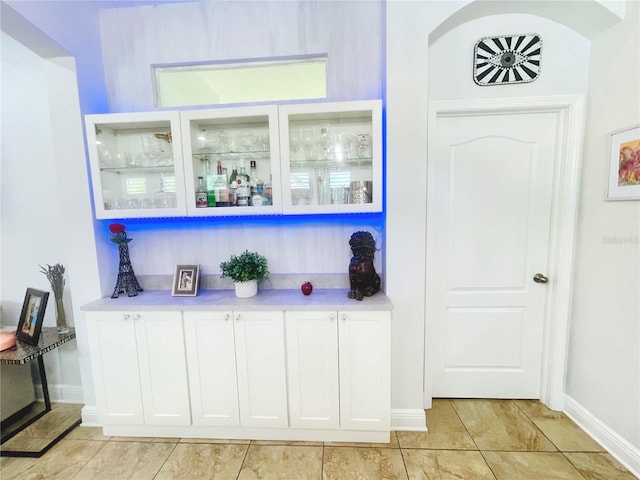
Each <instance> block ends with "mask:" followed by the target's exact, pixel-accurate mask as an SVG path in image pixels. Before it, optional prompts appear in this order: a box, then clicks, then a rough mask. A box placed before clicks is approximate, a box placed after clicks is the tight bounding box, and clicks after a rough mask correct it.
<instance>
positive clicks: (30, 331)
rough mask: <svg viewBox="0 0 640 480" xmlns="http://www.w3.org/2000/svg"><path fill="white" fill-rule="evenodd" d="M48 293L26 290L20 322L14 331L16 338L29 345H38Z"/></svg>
mask: <svg viewBox="0 0 640 480" xmlns="http://www.w3.org/2000/svg"><path fill="white" fill-rule="evenodd" d="M48 300H49V292H44V291H42V290H36V289H35V288H27V293H26V294H25V296H24V302H23V303H22V312H21V313H20V321H19V322H18V329H17V330H16V337H17V338H18V340H21V341H23V342H25V343H28V344H29V345H38V340H39V339H40V331H41V330H42V321H43V320H44V312H45V310H46V308H47V301H48Z"/></svg>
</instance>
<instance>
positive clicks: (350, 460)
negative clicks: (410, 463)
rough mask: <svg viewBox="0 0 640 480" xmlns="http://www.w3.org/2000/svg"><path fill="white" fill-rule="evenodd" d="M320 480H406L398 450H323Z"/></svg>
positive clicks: (351, 448) (326, 448)
mask: <svg viewBox="0 0 640 480" xmlns="http://www.w3.org/2000/svg"><path fill="white" fill-rule="evenodd" d="M323 473H324V476H323V480H354V479H357V480H381V479H393V480H402V479H407V478H408V477H407V473H406V470H405V467H404V463H403V461H402V453H401V451H400V450H396V449H393V448H354V447H325V449H324V462H323Z"/></svg>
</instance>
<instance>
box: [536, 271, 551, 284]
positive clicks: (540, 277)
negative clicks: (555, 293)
mask: <svg viewBox="0 0 640 480" xmlns="http://www.w3.org/2000/svg"><path fill="white" fill-rule="evenodd" d="M533 281H534V282H536V283H547V282H548V281H549V279H548V278H547V277H545V276H544V275H543V274H541V273H536V274H535V275H534V276H533Z"/></svg>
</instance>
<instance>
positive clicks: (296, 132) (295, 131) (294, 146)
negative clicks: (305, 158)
mask: <svg viewBox="0 0 640 480" xmlns="http://www.w3.org/2000/svg"><path fill="white" fill-rule="evenodd" d="M289 147H290V149H291V160H295V159H296V157H297V153H298V150H300V147H302V132H301V131H300V129H299V128H292V129H291V130H290V131H289Z"/></svg>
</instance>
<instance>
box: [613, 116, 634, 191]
mask: <svg viewBox="0 0 640 480" xmlns="http://www.w3.org/2000/svg"><path fill="white" fill-rule="evenodd" d="M608 170H609V171H608V175H607V200H640V125H634V126H632V127H627V128H623V129H621V130H616V131H615V132H611V134H610V137H609V164H608Z"/></svg>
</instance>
